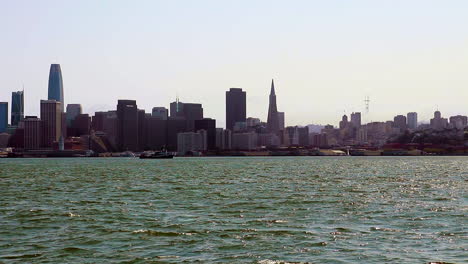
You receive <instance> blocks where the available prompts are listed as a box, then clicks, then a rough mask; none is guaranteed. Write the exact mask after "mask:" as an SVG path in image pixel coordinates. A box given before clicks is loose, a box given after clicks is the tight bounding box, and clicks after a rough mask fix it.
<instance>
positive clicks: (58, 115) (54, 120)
mask: <svg viewBox="0 0 468 264" xmlns="http://www.w3.org/2000/svg"><path fill="white" fill-rule="evenodd" d="M62 109H63V108H62V104H61V103H60V102H58V101H55V100H41V120H42V133H41V136H42V146H43V147H45V148H51V147H52V146H53V144H54V142H58V141H59V139H60V137H61V136H62V129H63V126H62V122H63V115H62Z"/></svg>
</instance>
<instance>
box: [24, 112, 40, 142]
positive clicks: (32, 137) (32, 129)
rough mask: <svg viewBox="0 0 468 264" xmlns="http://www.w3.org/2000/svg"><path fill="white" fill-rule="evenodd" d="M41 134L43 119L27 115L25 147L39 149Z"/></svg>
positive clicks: (25, 121)
mask: <svg viewBox="0 0 468 264" xmlns="http://www.w3.org/2000/svg"><path fill="white" fill-rule="evenodd" d="M41 134H42V121H41V119H39V118H37V116H26V118H25V119H24V149H26V150H32V149H39V148H40V147H41V142H42V138H41Z"/></svg>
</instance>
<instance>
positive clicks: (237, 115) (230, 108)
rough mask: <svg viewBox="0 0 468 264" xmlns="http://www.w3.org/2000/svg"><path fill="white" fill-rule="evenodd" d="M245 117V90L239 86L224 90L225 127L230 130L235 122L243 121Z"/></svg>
mask: <svg viewBox="0 0 468 264" xmlns="http://www.w3.org/2000/svg"><path fill="white" fill-rule="evenodd" d="M246 118H247V108H246V92H244V91H242V89H241V88H231V89H229V91H226V129H230V130H232V129H233V128H234V125H235V124H236V122H245V121H246Z"/></svg>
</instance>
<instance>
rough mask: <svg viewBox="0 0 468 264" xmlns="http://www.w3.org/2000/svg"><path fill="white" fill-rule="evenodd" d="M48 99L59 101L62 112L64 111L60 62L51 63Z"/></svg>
mask: <svg viewBox="0 0 468 264" xmlns="http://www.w3.org/2000/svg"><path fill="white" fill-rule="evenodd" d="M48 99H49V100H55V101H57V102H61V103H62V105H61V107H62V112H63V111H64V109H63V108H64V105H65V104H64V100H63V79H62V70H61V69H60V64H51V65H50V73H49V96H48Z"/></svg>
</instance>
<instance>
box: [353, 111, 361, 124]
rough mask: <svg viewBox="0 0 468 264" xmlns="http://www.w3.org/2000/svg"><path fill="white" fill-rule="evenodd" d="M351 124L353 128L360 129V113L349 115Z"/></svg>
mask: <svg viewBox="0 0 468 264" xmlns="http://www.w3.org/2000/svg"><path fill="white" fill-rule="evenodd" d="M351 124H352V125H353V126H354V127H360V126H361V113H360V112H353V113H351Z"/></svg>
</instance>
